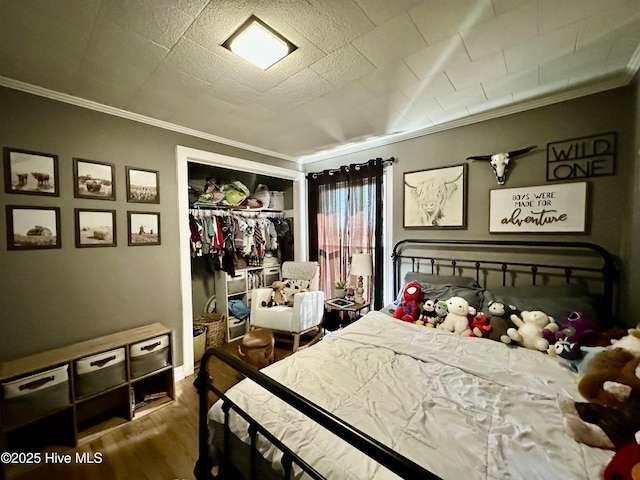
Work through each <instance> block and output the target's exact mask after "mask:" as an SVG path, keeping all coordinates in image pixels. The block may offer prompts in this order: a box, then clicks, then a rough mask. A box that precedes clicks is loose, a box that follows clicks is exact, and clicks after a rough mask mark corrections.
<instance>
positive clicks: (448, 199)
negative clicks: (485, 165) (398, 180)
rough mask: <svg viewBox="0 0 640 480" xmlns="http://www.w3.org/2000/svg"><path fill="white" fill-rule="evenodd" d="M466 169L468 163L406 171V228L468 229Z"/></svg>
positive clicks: (404, 219)
mask: <svg viewBox="0 0 640 480" xmlns="http://www.w3.org/2000/svg"><path fill="white" fill-rule="evenodd" d="M466 172H467V166H466V164H462V165H453V166H451V167H443V168H432V169H427V170H418V171H414V172H406V173H405V174H404V196H403V206H404V208H403V226H404V228H407V229H455V228H457V229H464V228H466V227H467V208H466V199H467V192H466V188H467V182H466Z"/></svg>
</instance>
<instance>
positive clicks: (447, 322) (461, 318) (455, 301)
mask: <svg viewBox="0 0 640 480" xmlns="http://www.w3.org/2000/svg"><path fill="white" fill-rule="evenodd" d="M447 310H448V311H449V313H447V316H446V317H445V319H444V322H442V323H441V324H440V325H438V326H437V327H436V328H439V329H440V330H446V331H448V332H453V333H455V334H456V335H461V336H463V337H468V336H469V335H471V329H470V328H469V316H470V315H475V314H476V309H475V308H474V307H472V306H471V305H469V302H467V301H466V300H465V299H464V298H462V297H451V298H450V299H448V300H447Z"/></svg>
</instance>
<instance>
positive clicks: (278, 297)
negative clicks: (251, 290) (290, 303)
mask: <svg viewBox="0 0 640 480" xmlns="http://www.w3.org/2000/svg"><path fill="white" fill-rule="evenodd" d="M285 285H286V284H285V283H284V282H281V281H279V280H276V281H275V282H273V284H271V288H272V289H273V290H272V291H271V297H270V298H269V301H268V302H265V301H264V300H263V301H262V306H263V307H273V306H274V305H286V304H287V299H286V297H285V294H284V288H285Z"/></svg>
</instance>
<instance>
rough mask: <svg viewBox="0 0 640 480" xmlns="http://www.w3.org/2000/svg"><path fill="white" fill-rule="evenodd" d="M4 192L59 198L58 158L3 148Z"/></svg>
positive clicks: (51, 155) (47, 154) (45, 154)
mask: <svg viewBox="0 0 640 480" xmlns="http://www.w3.org/2000/svg"><path fill="white" fill-rule="evenodd" d="M3 153H4V191H5V192H6V193H20V194H25V195H45V196H50V197H59V196H60V190H59V188H58V156H57V155H53V154H51V153H40V152H32V151H30V150H18V149H17V148H9V147H4V149H3Z"/></svg>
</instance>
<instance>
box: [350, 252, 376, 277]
mask: <svg viewBox="0 0 640 480" xmlns="http://www.w3.org/2000/svg"><path fill="white" fill-rule="evenodd" d="M351 275H357V276H362V277H366V276H368V275H373V262H372V259H371V255H370V254H368V253H354V254H353V256H352V257H351Z"/></svg>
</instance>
